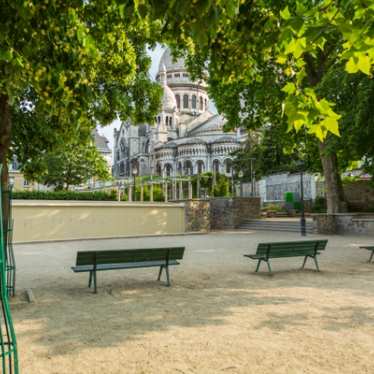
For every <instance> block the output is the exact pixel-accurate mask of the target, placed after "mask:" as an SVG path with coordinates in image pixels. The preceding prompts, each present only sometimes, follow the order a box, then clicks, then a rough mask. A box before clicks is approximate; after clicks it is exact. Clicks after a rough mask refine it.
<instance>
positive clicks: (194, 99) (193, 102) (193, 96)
mask: <svg viewBox="0 0 374 374" xmlns="http://www.w3.org/2000/svg"><path fill="white" fill-rule="evenodd" d="M192 109H196V95H192Z"/></svg>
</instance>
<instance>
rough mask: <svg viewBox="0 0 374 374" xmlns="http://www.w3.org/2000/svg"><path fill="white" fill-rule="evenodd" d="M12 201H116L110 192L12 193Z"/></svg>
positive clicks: (113, 192)
mask: <svg viewBox="0 0 374 374" xmlns="http://www.w3.org/2000/svg"><path fill="white" fill-rule="evenodd" d="M13 198H14V199H20V200H99V201H113V200H114V201H115V200H117V191H115V190H112V191H110V192H105V191H94V192H86V191H85V192H77V191H18V192H17V191H16V192H13Z"/></svg>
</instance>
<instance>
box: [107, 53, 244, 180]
mask: <svg viewBox="0 0 374 374" xmlns="http://www.w3.org/2000/svg"><path fill="white" fill-rule="evenodd" d="M156 79H157V80H158V81H159V82H160V84H161V85H162V87H163V91H164V93H163V98H162V107H161V111H160V113H158V115H157V116H156V118H155V122H154V123H153V124H138V125H137V126H134V125H133V124H132V123H130V122H124V123H122V124H121V127H120V129H119V130H115V131H114V157H113V175H114V176H115V177H117V178H126V177H129V176H131V174H132V171H133V170H134V169H136V170H137V173H138V175H160V176H181V175H195V174H198V173H204V172H213V171H214V172H219V173H221V174H228V175H230V174H231V160H232V152H233V151H235V150H237V149H239V148H240V147H241V144H242V143H243V142H244V141H245V136H242V135H241V133H240V131H239V130H238V131H237V132H227V133H225V132H224V131H223V125H224V124H225V120H224V118H223V117H222V116H221V115H219V114H214V113H212V112H210V111H209V109H208V108H209V97H208V94H207V91H206V84H205V82H203V81H199V82H193V81H192V80H191V79H190V77H189V74H188V72H187V70H186V68H185V65H184V60H183V59H181V58H179V59H177V60H174V59H173V58H172V56H171V54H170V50H169V49H167V50H166V51H165V52H164V54H163V56H162V58H161V61H160V65H159V72H158V74H157V77H156Z"/></svg>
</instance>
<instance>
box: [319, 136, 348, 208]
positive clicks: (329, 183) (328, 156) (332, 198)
mask: <svg viewBox="0 0 374 374" xmlns="http://www.w3.org/2000/svg"><path fill="white" fill-rule="evenodd" d="M326 147H327V146H326V141H325V142H323V143H320V144H319V153H320V157H321V162H322V168H323V175H324V177H325V189H326V203H327V213H328V214H334V213H341V212H344V211H345V210H346V207H345V202H344V193H343V186H342V181H341V178H340V173H339V168H338V160H337V157H336V153H332V152H328V150H327V149H326Z"/></svg>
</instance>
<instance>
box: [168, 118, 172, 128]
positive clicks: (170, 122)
mask: <svg viewBox="0 0 374 374" xmlns="http://www.w3.org/2000/svg"><path fill="white" fill-rule="evenodd" d="M169 126H170V127H173V117H169Z"/></svg>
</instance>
